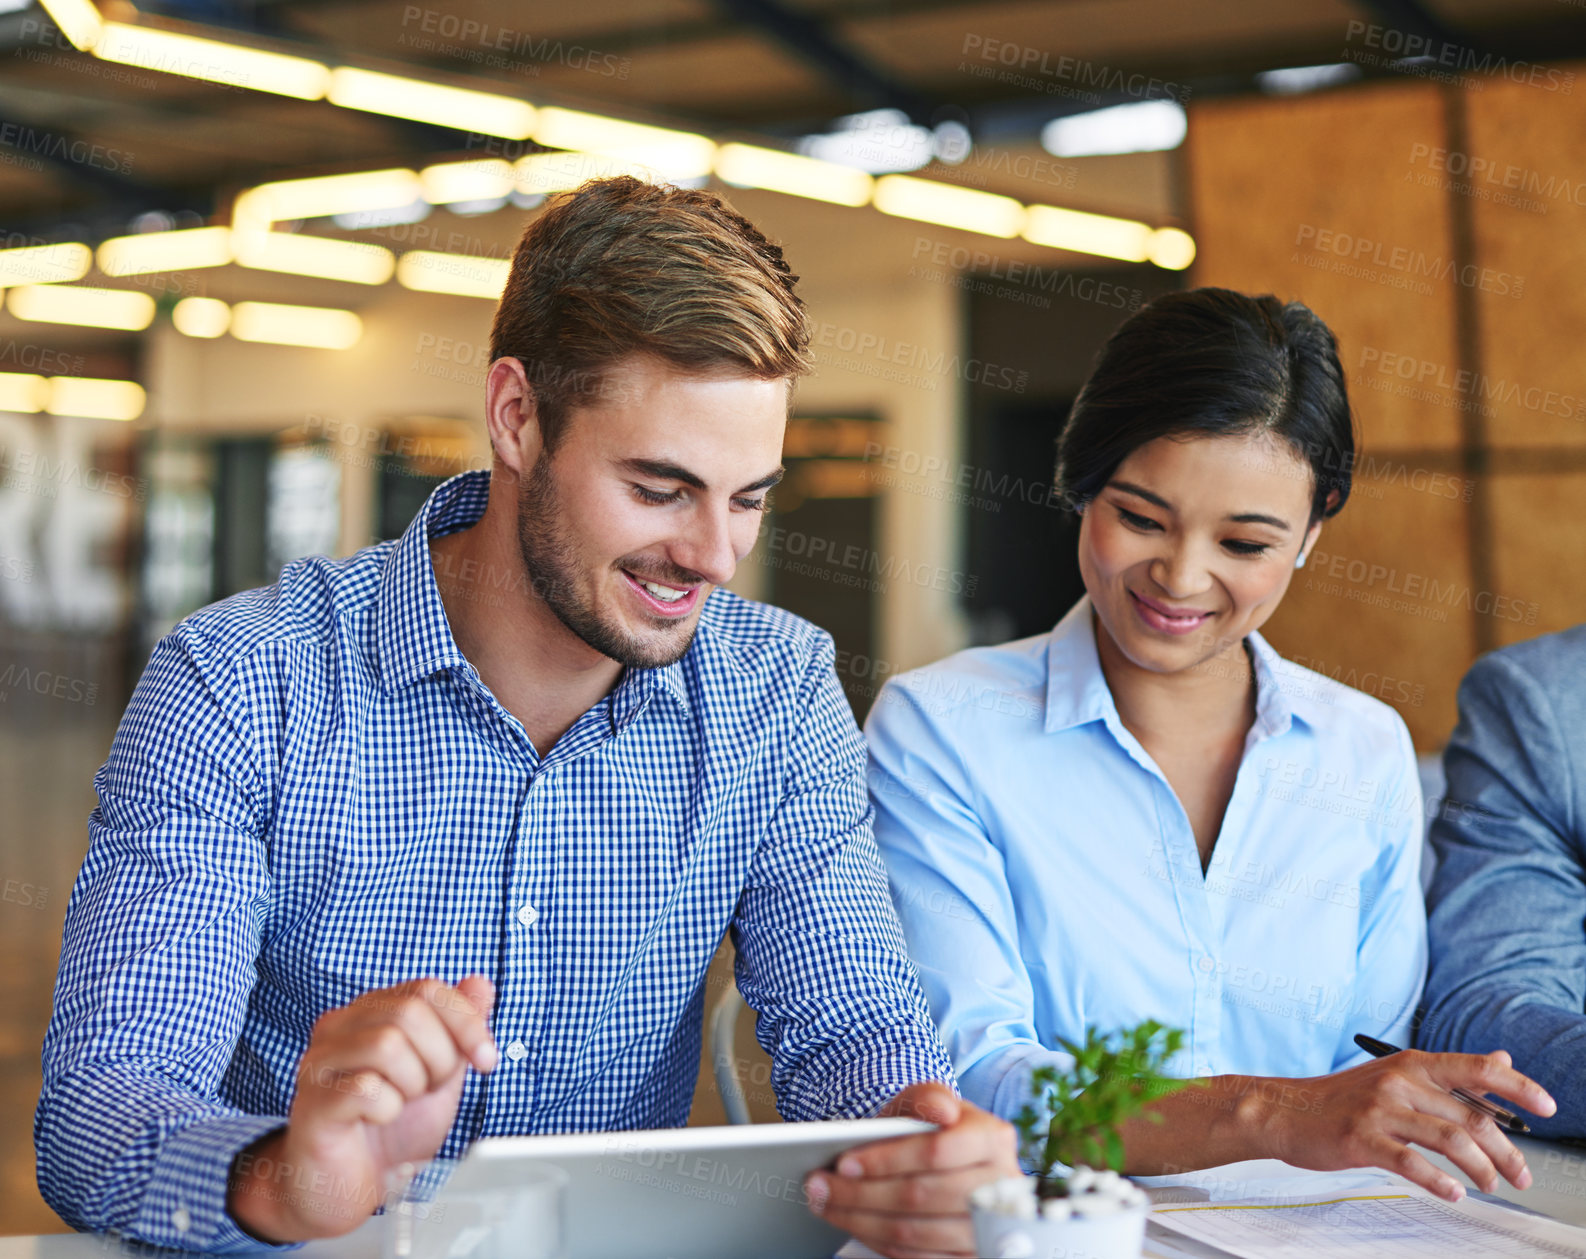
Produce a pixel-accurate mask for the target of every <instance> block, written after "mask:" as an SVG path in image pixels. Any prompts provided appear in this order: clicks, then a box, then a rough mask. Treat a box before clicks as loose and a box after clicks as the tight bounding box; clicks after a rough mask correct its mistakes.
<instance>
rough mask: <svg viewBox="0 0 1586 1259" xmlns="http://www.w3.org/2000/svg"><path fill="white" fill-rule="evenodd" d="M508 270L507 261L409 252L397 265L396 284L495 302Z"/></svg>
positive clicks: (413, 250)
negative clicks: (484, 298) (482, 298)
mask: <svg viewBox="0 0 1586 1259" xmlns="http://www.w3.org/2000/svg"><path fill="white" fill-rule="evenodd" d="M511 270H512V261H511V259H508V258H481V257H476V256H473V255H469V254H443V253H434V252H432V251H430V250H428V249H410V250H408V252H407V253H405V254H403V255H402V257H401V259H400V260H399V261H398V262H397V282H398V283H399V284H401V285H402V286H403V287H404V288H410V289H415V290H417V291H418V292H421V293H454V294H456V295H457V296H459V297H487V298H489V299H490V300H491V301H498V300H500V297H501V291H502V290H503V289H504V288H506V286H507V274H508V273H509V272H510V271H511Z"/></svg>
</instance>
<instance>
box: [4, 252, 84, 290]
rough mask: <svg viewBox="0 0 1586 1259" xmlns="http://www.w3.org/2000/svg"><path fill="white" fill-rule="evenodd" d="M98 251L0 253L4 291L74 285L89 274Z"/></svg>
mask: <svg viewBox="0 0 1586 1259" xmlns="http://www.w3.org/2000/svg"><path fill="white" fill-rule="evenodd" d="M93 264H94V251H93V250H92V249H90V248H88V246H87V245H79V244H75V243H71V244H60V245H29V246H27V247H25V248H22V249H0V288H8V287H10V286H11V285H14V284H70V283H71V282H72V281H73V280H80V279H82V278H83V277H84V276H85V275H87V274H88V268H89V267H91V266H93Z"/></svg>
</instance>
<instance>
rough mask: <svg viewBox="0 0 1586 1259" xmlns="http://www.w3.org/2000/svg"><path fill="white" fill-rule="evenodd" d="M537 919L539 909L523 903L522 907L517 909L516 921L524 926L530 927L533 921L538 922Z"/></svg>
mask: <svg viewBox="0 0 1586 1259" xmlns="http://www.w3.org/2000/svg"><path fill="white" fill-rule="evenodd" d="M539 920H540V911H539V910H537V909H535V908H534V906H533V905H525V906H524V907H523V908H522V909H520V910H518V921H519V922H521V923H522V924H523V925H524V926H525V927H532V926H533V925H534V924H535V923H537V922H539Z"/></svg>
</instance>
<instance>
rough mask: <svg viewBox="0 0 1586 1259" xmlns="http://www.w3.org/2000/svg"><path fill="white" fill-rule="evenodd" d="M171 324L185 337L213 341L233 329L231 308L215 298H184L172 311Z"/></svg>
mask: <svg viewBox="0 0 1586 1259" xmlns="http://www.w3.org/2000/svg"><path fill="white" fill-rule="evenodd" d="M171 322H172V323H173V324H175V325H176V330H177V331H178V332H180V333H181V334H182V335H183V336H189V337H203V338H205V339H206V340H212V339H213V338H215V337H218V336H222V335H224V334H225V331H226V329H227V328H229V327H231V307H230V306H227V305H226V303H225V302H223V301H220V300H219V299H218V298H214V297H184V298H183V299H182V300H181V301H179V302H177V303H176V307H175V309H173V310H172V311H171Z"/></svg>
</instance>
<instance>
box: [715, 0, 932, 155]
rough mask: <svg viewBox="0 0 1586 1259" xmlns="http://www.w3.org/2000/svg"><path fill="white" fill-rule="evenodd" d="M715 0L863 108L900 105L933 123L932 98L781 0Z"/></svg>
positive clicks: (921, 120) (916, 117)
mask: <svg viewBox="0 0 1586 1259" xmlns="http://www.w3.org/2000/svg"><path fill="white" fill-rule="evenodd" d="M716 6H717V8H719V9H721V10H722V11H723V12H725V13H726V14H728V15H729V16H731V17H734V18H736V19H737V20H738V21H740V22H743V23H744V24H746V25H748V26H753V27H755V28H756V29H758V30H760V31H762V32H764V33H765V34H767V35H770V36H771V37H772V38H773V39H774V40H776V42H777V43H778V44H780V45H781V46H782V47H783V48H785V49H786V50H787V51H789V52H791V53H792V54H793V55H794V56H795V57H797V58H798V59H799V60H800V61H802V62H804V63H805V64H806V65H808V66H810V67H811V68H813V69H814V70H816V71H817V72H818V73H819V74H820V75H821V76H822V77H823V78H825V79H826V80H827V81H828V82H830V83H833V84H835V85H836V86H837V87H838V88H840V89H841V90H842V91H844V92H846V93H847V94H849V95H850V96H852V97H853V98H854V99H855V101H856V102H857V103H859V104H861V105H862V106H864V107H865V108H869V109H875V108H889V109H901V110H902V111H903V112H904V113H905V114H907V115H908V116H909V118H910V120H911V121H913V122H916V123H919V124H921V125H922V126H930V125H931V124H932V123H933V121H934V118H933V115H934V113H935V111H936V105H935V103H934V102H932V101H930V100H929V99H927V98H926V97H925V96H924V95H922V94H921V93H919V92H917V91H915V90H914V89H913V88H911V87H909V86H908V85H907V84H905V83H902V82H900V81H898V80H897V79H894V78H893V77H892V76H891V75H889V74H887V73H886V72H885V71H883V70H881V69H879V68H878V67H876V66H874V65H872V64H871V63H870V62H869V61H868V60H867V59H866V58H864V57H863V56H861V55H860V54H859V53H857V52H855V51H854V50H853V49H851V48H849V47H848V46H847V45H845V44H843V43H842V42H841V41H839V40H838V39H837V38H836V37H835V36H834V35H833V34H832V33H831V31H830V30H829V29H828V28H827V27H826V25H825V24H824V23H822V22H820V21H818V20H816V19H815V18H812V17H809V16H807V15H806V14H803V13H797V12H795V11H794V10H792V9H789V8H787V7H786V6H784V5H783V4H782V3H780V0H716Z"/></svg>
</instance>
